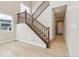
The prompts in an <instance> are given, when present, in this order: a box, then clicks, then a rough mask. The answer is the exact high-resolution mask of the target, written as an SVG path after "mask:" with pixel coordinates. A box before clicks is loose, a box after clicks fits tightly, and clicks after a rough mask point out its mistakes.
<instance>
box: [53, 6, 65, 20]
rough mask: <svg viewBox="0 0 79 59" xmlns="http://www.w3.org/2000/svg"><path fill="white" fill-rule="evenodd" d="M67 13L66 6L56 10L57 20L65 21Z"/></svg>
mask: <svg viewBox="0 0 79 59" xmlns="http://www.w3.org/2000/svg"><path fill="white" fill-rule="evenodd" d="M65 12H66V5H65V6H60V7H56V8H54V16H55V19H58V20H64V17H65Z"/></svg>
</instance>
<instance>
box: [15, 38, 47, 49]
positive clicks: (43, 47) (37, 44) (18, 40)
mask: <svg viewBox="0 0 79 59" xmlns="http://www.w3.org/2000/svg"><path fill="white" fill-rule="evenodd" d="M16 40H18V41H22V42H25V43H29V44H32V45H35V46H39V47H43V48H46V46H44V45H39V44H36V43H33V42H29V41H25V40H20V39H16Z"/></svg>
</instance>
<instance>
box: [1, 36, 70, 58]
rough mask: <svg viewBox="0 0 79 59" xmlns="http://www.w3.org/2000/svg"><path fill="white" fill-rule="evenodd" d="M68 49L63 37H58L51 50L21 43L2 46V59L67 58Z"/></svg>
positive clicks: (9, 43) (8, 43) (15, 42)
mask: <svg viewBox="0 0 79 59" xmlns="http://www.w3.org/2000/svg"><path fill="white" fill-rule="evenodd" d="M67 56H69V53H68V48H67V46H66V43H65V40H64V39H63V37H62V36H57V37H56V39H55V40H54V41H53V42H52V43H51V48H49V49H46V48H41V47H38V46H34V45H31V44H27V43H24V42H20V41H12V42H7V43H5V44H0V57H67Z"/></svg>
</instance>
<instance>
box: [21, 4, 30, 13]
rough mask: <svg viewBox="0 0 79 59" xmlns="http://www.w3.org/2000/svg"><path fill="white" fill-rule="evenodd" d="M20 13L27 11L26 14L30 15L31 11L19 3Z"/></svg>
mask: <svg viewBox="0 0 79 59" xmlns="http://www.w3.org/2000/svg"><path fill="white" fill-rule="evenodd" d="M20 8H21V9H20V12H24V11H25V10H27V12H28V13H29V14H31V10H30V8H29V7H28V6H27V5H25V4H24V3H20Z"/></svg>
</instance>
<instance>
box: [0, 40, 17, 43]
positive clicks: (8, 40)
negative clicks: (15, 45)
mask: <svg viewBox="0 0 79 59" xmlns="http://www.w3.org/2000/svg"><path fill="white" fill-rule="evenodd" d="M14 40H16V39H11V40H5V41H1V42H0V44H3V43H7V42H10V41H14Z"/></svg>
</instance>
